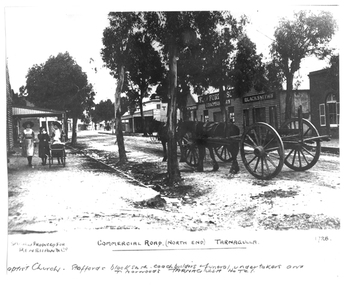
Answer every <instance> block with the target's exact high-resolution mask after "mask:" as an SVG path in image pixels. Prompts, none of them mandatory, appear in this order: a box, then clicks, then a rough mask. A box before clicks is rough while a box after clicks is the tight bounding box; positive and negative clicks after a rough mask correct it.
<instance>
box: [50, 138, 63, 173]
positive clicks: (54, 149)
mask: <svg viewBox="0 0 347 285" xmlns="http://www.w3.org/2000/svg"><path fill="white" fill-rule="evenodd" d="M54 157H56V158H58V161H59V160H60V163H61V164H62V165H63V166H65V161H66V153H65V144H64V143H53V144H50V145H49V158H48V162H49V167H51V165H52V164H53V158H54Z"/></svg>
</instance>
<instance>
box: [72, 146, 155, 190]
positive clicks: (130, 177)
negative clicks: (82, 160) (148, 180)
mask: <svg viewBox="0 0 347 285" xmlns="http://www.w3.org/2000/svg"><path fill="white" fill-rule="evenodd" d="M66 147H67V148H70V149H72V150H74V151H76V152H79V153H82V154H83V155H84V156H87V157H89V158H91V159H93V160H94V161H96V162H98V163H100V164H102V165H104V166H106V167H108V168H111V169H112V170H114V171H116V172H117V173H119V174H121V175H123V176H125V177H126V178H127V179H129V180H132V181H134V182H135V183H136V184H138V185H140V186H142V187H146V188H150V189H152V190H153V187H154V185H146V184H143V183H142V182H141V181H138V180H136V179H135V178H134V177H132V176H130V175H128V174H126V173H125V172H123V171H121V170H119V169H117V168H115V167H113V166H112V165H108V164H106V163H104V162H102V161H100V160H98V159H96V158H94V157H92V156H90V155H88V154H87V153H85V152H84V151H83V150H80V149H76V148H74V147H72V146H70V145H67V146H66Z"/></svg>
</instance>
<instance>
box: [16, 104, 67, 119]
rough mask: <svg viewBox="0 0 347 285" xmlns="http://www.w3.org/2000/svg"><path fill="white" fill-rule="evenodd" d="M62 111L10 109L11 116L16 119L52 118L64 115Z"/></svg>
mask: <svg viewBox="0 0 347 285" xmlns="http://www.w3.org/2000/svg"><path fill="white" fill-rule="evenodd" d="M64 113H65V112H64V111H58V110H51V109H43V108H35V107H19V106H13V107H12V115H13V116H18V117H29V116H34V117H50V116H52V117H54V116H57V115H61V114H64Z"/></svg>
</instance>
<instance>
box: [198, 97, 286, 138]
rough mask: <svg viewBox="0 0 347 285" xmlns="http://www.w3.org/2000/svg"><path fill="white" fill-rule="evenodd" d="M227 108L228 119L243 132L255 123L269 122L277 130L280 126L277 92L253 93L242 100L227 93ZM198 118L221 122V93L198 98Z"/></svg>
mask: <svg viewBox="0 0 347 285" xmlns="http://www.w3.org/2000/svg"><path fill="white" fill-rule="evenodd" d="M226 108H227V113H228V118H229V120H230V121H231V122H233V123H234V124H236V125H237V126H238V127H239V128H240V130H241V132H243V131H244V130H245V128H247V126H249V125H251V124H253V123H255V122H267V123H269V124H270V125H272V126H273V127H275V128H278V126H279V124H280V114H281V108H280V96H279V94H277V93H275V92H270V93H259V92H256V91H251V92H249V93H248V94H246V95H245V96H243V97H241V98H233V95H232V92H231V91H227V99H226ZM197 118H198V121H202V122H208V121H213V122H221V121H222V120H223V119H222V112H221V110H220V102H219V92H215V93H211V94H205V95H201V96H199V97H198V104H197Z"/></svg>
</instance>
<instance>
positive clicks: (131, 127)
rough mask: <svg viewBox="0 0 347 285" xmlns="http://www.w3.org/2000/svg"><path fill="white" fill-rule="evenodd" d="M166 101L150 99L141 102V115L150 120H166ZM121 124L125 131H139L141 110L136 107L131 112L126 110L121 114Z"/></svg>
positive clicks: (140, 127) (140, 130)
mask: <svg viewBox="0 0 347 285" xmlns="http://www.w3.org/2000/svg"><path fill="white" fill-rule="evenodd" d="M167 107H168V104H167V103H162V102H161V100H160V99H152V100H149V101H146V102H143V115H144V117H145V120H146V121H148V122H150V121H151V120H152V119H155V120H157V121H161V122H166V113H167ZM122 125H123V130H124V131H125V132H130V133H140V132H143V130H142V118H141V112H140V109H139V108H138V109H137V110H136V111H135V112H134V113H133V114H130V112H129V111H128V112H126V113H125V114H124V115H123V116H122Z"/></svg>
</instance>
